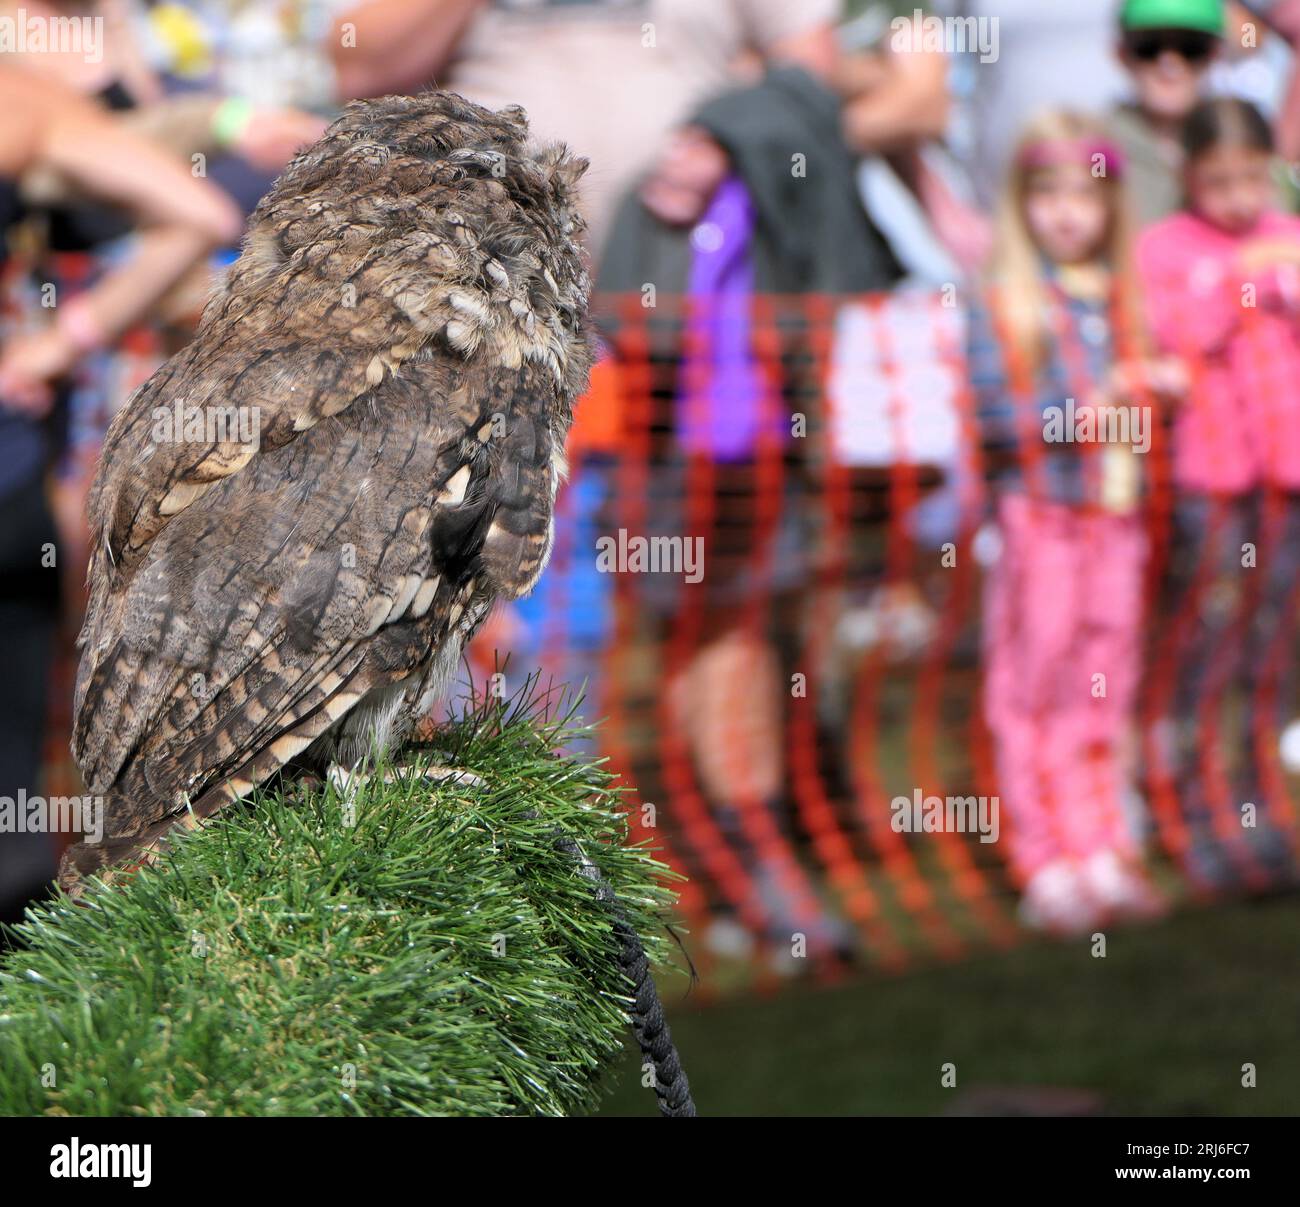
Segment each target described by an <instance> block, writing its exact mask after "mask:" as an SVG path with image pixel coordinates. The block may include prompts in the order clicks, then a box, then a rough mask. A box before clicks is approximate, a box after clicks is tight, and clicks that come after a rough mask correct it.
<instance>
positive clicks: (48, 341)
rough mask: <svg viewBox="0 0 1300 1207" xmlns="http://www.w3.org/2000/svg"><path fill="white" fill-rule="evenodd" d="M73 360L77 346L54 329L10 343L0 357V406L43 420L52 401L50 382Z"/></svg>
mask: <svg viewBox="0 0 1300 1207" xmlns="http://www.w3.org/2000/svg"><path fill="white" fill-rule="evenodd" d="M76 360H77V349H76V347H75V346H74V345H73V344H72V342H71V341H70V340H69V339H68V338H67V336H66V335H65V334H64V333H63V331H62V330H61V329H60V328H59V327H57V326H53V327H49V328H47V329H46V330H44V331H39V332H37V333H35V334H32V335H21V336H18V337H17V338H16V339H12V340H10V341H9V343H8V345H7V346H6V347H5V350H4V354H3V356H0V406H5V407H8V408H9V409H10V410H14V411H20V412H22V413H24V414H27V415H30V416H32V417H33V418H37V419H39V418H42V417H43V416H44V415H46V414H47V413H48V412H49V410H50V407H51V405H52V404H53V402H54V391H53V389H52V388H51V383H53V382H54V381H57V380H58V378H60V377H62V376H63V375H64V374H65V373H67V372H68V370H69V369H71V368H72V366H73V365H74V364H75V363H76Z"/></svg>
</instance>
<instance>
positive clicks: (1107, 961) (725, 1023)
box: [600, 897, 1300, 1115]
mask: <svg viewBox="0 0 1300 1207" xmlns="http://www.w3.org/2000/svg"><path fill="white" fill-rule="evenodd" d="M665 988H666V990H667V992H666V995H665V996H666V998H667V999H668V1000H667V1006H668V1010H669V1014H670V1019H671V1021H672V1026H673V1033H674V1037H675V1039H676V1040H677V1043H678V1047H679V1048H680V1050H681V1053H682V1059H683V1061H684V1062H685V1066H686V1069H687V1072H688V1074H689V1075H690V1078H691V1085H692V1089H693V1090H694V1093H695V1100H696V1102H697V1104H698V1105H699V1108H700V1113H701V1114H702V1115H772V1114H788V1115H809V1114H824V1115H847V1114H907V1115H937V1114H943V1113H955V1114H966V1113H1004V1112H1003V1111H1002V1110H1000V1109H998V1108H992V1109H990V1107H989V1106H988V1102H989V1099H990V1098H991V1097H1000V1098H1003V1099H1005V1098H1006V1096H1007V1095H1006V1093H1004V1091H1008V1092H1010V1093H1011V1094H1013V1095H1014V1096H1015V1097H1016V1099H1017V1101H1019V1102H1021V1103H1022V1104H1023V1103H1024V1102H1025V1101H1026V1100H1031V1101H1035V1102H1037V1103H1038V1104H1039V1106H1040V1107H1042V1106H1043V1105H1044V1104H1045V1106H1046V1110H1047V1111H1048V1112H1049V1113H1062V1112H1063V1111H1066V1110H1069V1109H1072V1108H1075V1107H1078V1108H1080V1109H1085V1110H1093V1111H1099V1112H1102V1113H1106V1114H1116V1115H1127V1114H1138V1115H1161V1114H1173V1115H1259V1114H1267V1115H1279V1114H1285V1115H1294V1114H1297V1113H1300V898H1296V897H1289V898H1285V899H1282V898H1275V899H1272V900H1267V901H1259V902H1242V903H1234V904H1230V905H1219V906H1215V907H1212V908H1204V909H1199V910H1191V911H1185V912H1183V913H1181V914H1179V915H1178V916H1177V917H1175V918H1172V919H1170V920H1168V921H1166V922H1163V923H1161V924H1159V925H1157V926H1152V927H1147V928H1130V929H1125V930H1115V931H1113V932H1111V933H1110V934H1109V935H1108V951H1107V955H1106V957H1105V958H1104V959H1098V958H1094V957H1093V956H1092V954H1091V953H1090V949H1089V946H1088V944H1087V943H1083V942H1080V943H1072V944H1068V945H1067V944H1057V943H1048V942H1045V941H1031V942H1026V943H1025V944H1023V945H1020V946H1018V947H1015V948H1014V949H1011V950H1009V951H1001V952H987V953H984V954H981V955H977V956H974V957H972V958H970V959H969V960H966V961H963V962H961V963H958V964H951V965H945V966H941V967H932V968H928V969H923V970H919V971H916V972H912V973H908V974H906V975H902V976H896V977H889V978H884V977H881V976H879V975H872V974H871V973H870V972H867V973H863V974H861V975H860V976H858V977H856V978H854V979H853V980H851V981H848V982H846V983H844V984H841V985H836V986H834V987H829V988H816V987H811V986H792V987H790V988H788V989H786V990H784V991H782V992H780V993H778V994H777V995H775V996H770V997H766V998H756V997H753V996H748V997H737V998H734V999H731V1000H724V1001H721V1002H719V1003H716V1004H712V1005H708V1006H705V1007H702V1008H695V1007H693V1006H692V1005H691V1003H690V1001H689V999H686V1000H683V997H682V994H681V991H680V989H676V988H675V987H674V986H673V985H671V984H670V985H668V986H666V987H665ZM947 1062H952V1063H953V1064H955V1065H956V1078H957V1084H956V1087H955V1088H951V1089H949V1088H944V1087H943V1086H942V1085H941V1073H942V1066H943V1065H944V1064H945V1063H947ZM1247 1063H1252V1064H1254V1066H1255V1068H1256V1081H1257V1085H1256V1087H1255V1088H1253V1089H1247V1088H1243V1086H1242V1076H1243V1074H1242V1066H1243V1065H1244V1064H1247ZM638 1073H639V1069H638V1067H637V1062H636V1060H635V1056H634V1053H633V1054H628V1055H626V1057H625V1060H624V1063H623V1067H622V1069H621V1071H620V1074H619V1076H618V1078H617V1083H616V1084H613V1085H612V1087H611V1093H610V1095H609V1097H608V1098H607V1099H606V1100H605V1102H604V1103H603V1104H602V1107H601V1111H600V1113H601V1114H605V1115H650V1114H653V1113H654V1102H653V1098H654V1096H653V1094H651V1093H650V1092H649V1091H647V1090H644V1089H642V1088H641V1086H640V1083H639V1077H638Z"/></svg>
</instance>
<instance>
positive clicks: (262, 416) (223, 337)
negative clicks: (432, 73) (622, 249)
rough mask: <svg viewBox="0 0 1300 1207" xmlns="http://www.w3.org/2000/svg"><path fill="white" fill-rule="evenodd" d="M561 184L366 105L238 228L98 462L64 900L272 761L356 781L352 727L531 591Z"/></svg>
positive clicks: (473, 114) (570, 299)
mask: <svg viewBox="0 0 1300 1207" xmlns="http://www.w3.org/2000/svg"><path fill="white" fill-rule="evenodd" d="M585 167H586V163H585V161H583V160H580V159H575V158H573V157H571V156H570V155H569V154H568V153H567V151H566V150H565V149H564V148H563V147H562V146H558V145H557V146H552V147H547V148H541V149H536V148H534V147H532V146H531V144H530V143H529V141H528V128H527V121H526V118H525V116H524V114H523V112H522V110H519V109H517V108H511V109H505V110H502V111H500V112H492V111H490V110H487V109H483V108H481V107H480V106H477V105H474V104H472V103H470V102H468V101H466V100H464V99H463V98H461V97H458V96H455V95H454V94H450V93H426V94H423V95H420V96H416V97H387V98H384V99H381V100H376V101H366V102H356V103H353V104H352V105H349V106H348V108H347V109H346V110H345V111H344V113H343V115H342V116H341V117H340V118H339V119H338V120H337V121H336V122H335V123H334V124H333V125H332V126H331V127H330V129H329V130H328V131H327V132H326V134H325V135H324V137H323V138H322V139H321V140H320V141H319V142H318V143H316V144H315V145H314V146H312V147H310V148H308V149H307V150H305V151H304V152H303V153H302V154H300V155H299V156H298V157H297V158H296V159H295V160H294V161H293V163H292V164H291V165H290V166H289V168H288V169H287V170H286V171H285V173H284V175H283V176H282V177H281V178H280V180H279V181H278V182H277V184H276V186H275V188H274V189H273V190H272V191H271V192H270V193H269V194H268V195H267V197H266V198H265V199H264V200H263V201H262V202H261V204H260V205H259V206H258V208H257V210H256V212H255V213H254V215H253V217H252V220H251V222H250V225H249V230H248V234H247V236H246V238H245V242H244V250H243V254H242V255H241V257H240V259H239V261H238V262H237V263H236V264H235V265H234V266H233V267H232V269H231V270H230V272H229V274H228V275H227V277H226V279H225V281H224V283H223V284H222V286H221V288H220V289H219V290H218V292H217V293H216V294H215V295H214V297H213V298H212V300H211V302H210V303H209V304H208V306H207V308H206V310H205V311H204V314H203V318H202V321H201V323H200V325H199V328H198V332H197V334H196V336H195V339H194V341H193V342H192V343H191V344H190V345H189V346H188V347H187V348H186V349H184V350H183V351H182V352H180V353H179V354H178V355H177V356H175V357H173V358H172V360H170V361H169V362H168V363H167V364H166V365H164V366H163V367H162V368H161V369H159V371H158V372H157V373H156V374H155V375H154V376H153V377H152V378H151V379H150V380H149V381H148V382H147V383H145V385H144V386H143V387H141V389H140V390H138V391H137V392H136V394H135V395H133V397H132V398H131V399H130V401H129V402H128V403H127V405H126V407H125V408H124V409H123V411H122V413H121V414H120V415H119V416H118V417H117V419H116V420H115V421H114V423H113V425H112V428H111V429H110V431H109V434H108V438H107V440H106V442H105V448H104V454H103V459H102V462H101V466H100V471H99V475H98V477H97V479H96V483H95V487H94V490H93V492H92V497H91V523H92V531H93V536H94V538H95V546H94V552H93V554H92V559H91V567H90V584H91V592H90V601H89V605H88V610H87V618H86V624H85V628H84V630H83V632H82V635H81V639H80V644H81V647H82V659H81V665H80V668H79V671H78V676H77V686H76V701H75V707H76V718H75V725H74V738H73V751H74V754H75V755H76V757H77V760H78V762H79V764H80V765H81V768H82V771H83V774H84V775H85V778H86V781H87V784H88V786H89V787H90V789H91V791H92V792H95V793H102V794H104V795H105V796H106V800H107V833H108V834H109V836H110V840H109V841H108V842H105V843H104V844H101V845H100V846H98V847H95V848H89V847H86V846H83V847H81V848H74V851H73V853H72V857H71V858H70V859H69V860H68V861H67V862H66V863H65V869H64V875H63V877H62V878H63V880H64V883H65V884H66V885H69V886H72V885H73V884H74V883H75V882H76V880H77V878H78V877H79V875H80V874H83V873H84V872H86V871H88V870H91V869H92V868H96V867H99V866H102V865H104V864H105V863H112V862H116V861H119V860H121V859H124V858H129V857H130V856H131V855H132V854H134V853H137V852H138V851H139V850H140V849H141V848H143V847H144V846H147V845H148V844H149V843H150V842H153V841H155V840H156V839H157V838H159V837H160V836H162V835H164V834H165V832H166V830H167V828H168V827H169V826H170V825H171V824H173V823H174V822H175V821H176V820H177V819H178V817H186V818H201V817H203V816H206V815H207V814H208V813H210V812H211V811H212V810H213V809H215V808H216V807H218V806H219V805H220V804H221V803H224V801H226V800H228V799H231V798H232V797H234V796H237V795H239V794H240V793H242V792H244V791H247V789H248V788H249V787H250V786H252V785H253V784H256V783H259V782H262V781H263V780H265V779H266V778H267V777H268V776H269V775H271V774H273V773H274V772H275V771H276V770H278V769H279V768H280V767H281V766H283V765H284V764H285V763H287V762H290V761H293V760H296V759H300V758H308V759H311V758H314V757H315V758H318V759H319V758H326V757H329V758H333V757H338V756H339V755H340V753H342V754H343V755H345V756H347V757H349V758H353V759H354V758H355V757H356V756H357V754H358V752H359V751H361V750H362V749H363V748H364V746H365V743H366V741H367V740H368V737H370V738H373V737H374V733H372V732H370V730H371V729H373V727H374V726H375V725H376V724H378V723H379V722H380V721H382V722H383V723H384V724H385V725H391V724H392V722H393V717H392V716H387V717H380V716H379V715H378V711H377V710H381V709H387V710H389V711H390V712H392V713H393V714H394V715H395V716H396V717H397V721H398V723H397V724H396V728H395V730H394V733H395V734H396V736H397V737H400V736H401V734H402V733H403V732H404V726H405V727H409V723H410V722H411V721H412V720H413V718H414V716H415V715H416V713H417V712H418V709H419V708H421V707H423V706H425V704H426V703H427V700H428V696H429V694H430V692H432V691H434V690H436V689H437V687H438V686H439V683H440V681H441V679H445V677H446V675H447V673H448V671H449V664H450V665H454V662H455V659H456V658H457V657H458V656H459V652H460V649H461V646H462V645H463V643H464V641H465V640H467V639H468V637H469V636H471V635H472V632H473V630H474V629H475V628H476V627H477V626H478V625H479V624H480V623H481V622H482V619H483V618H484V616H485V615H486V613H487V610H488V609H489V608H490V607H491V604H492V602H493V601H494V600H495V599H497V598H500V597H507V598H511V597H515V596H518V595H520V594H523V593H524V592H526V591H527V590H529V589H530V588H531V586H532V585H533V583H534V582H535V581H536V578H537V576H538V575H539V574H540V573H541V570H542V568H543V567H544V565H545V561H546V558H547V556H548V555H549V549H550V539H551V536H550V534H551V522H552V508H553V503H554V493H555V490H556V488H557V485H558V481H559V477H560V475H561V474H562V472H563V445H564V438H565V434H566V433H567V431H568V427H569V424H570V422H571V419H572V407H573V403H574V400H575V399H576V397H577V396H578V394H580V393H581V391H582V390H583V389H584V388H585V386H586V380H587V373H588V370H589V367H590V362H591V349H590V343H589V335H588V326H587V314H586V307H587V288H588V286H587V277H586V273H585V270H584V267H583V264H582V259H581V254H580V252H579V248H578V245H577V242H576V237H577V235H578V234H579V232H580V230H581V225H582V224H581V219H580V217H579V216H578V213H577V210H576V195H575V194H576V188H577V182H578V179H579V177H580V176H581V174H582V172H583V170H584V169H585ZM196 416H197V417H198V418H199V420H200V424H199V426H198V427H193V426H191V425H189V424H188V422H187V421H188V420H189V419H190V418H192V417H196ZM222 416H224V417H225V419H226V421H227V428H226V430H222V428H221V417H222ZM214 417H215V419H216V422H215V424H214V422H213V419H214ZM241 424H242V425H243V426H242V428H241V426H240V425H241ZM249 426H252V427H255V429H256V432H257V437H256V439H254V440H249V439H246V438H243V435H244V433H246V431H247V429H248V428H249ZM192 437H193V438H192ZM367 727H370V728H369V729H368V728H367ZM385 733H387V731H385Z"/></svg>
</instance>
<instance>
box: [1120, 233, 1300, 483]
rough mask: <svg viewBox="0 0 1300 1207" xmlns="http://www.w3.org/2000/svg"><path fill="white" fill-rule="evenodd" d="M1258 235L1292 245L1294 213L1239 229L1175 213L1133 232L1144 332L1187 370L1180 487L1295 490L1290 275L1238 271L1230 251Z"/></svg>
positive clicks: (1178, 436) (1298, 338) (1297, 307)
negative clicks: (1145, 319)
mask: <svg viewBox="0 0 1300 1207" xmlns="http://www.w3.org/2000/svg"><path fill="white" fill-rule="evenodd" d="M1257 239H1289V240H1293V241H1295V242H1296V243H1297V245H1298V246H1300V218H1294V217H1291V216H1290V215H1289V214H1281V213H1269V214H1266V215H1265V216H1264V217H1263V218H1262V219H1261V220H1260V222H1259V224H1258V225H1257V226H1256V227H1255V228H1254V229H1253V230H1252V231H1251V232H1250V233H1249V234H1248V235H1244V236H1239V235H1229V234H1225V233H1224V232H1223V231H1221V230H1219V229H1218V228H1217V227H1214V226H1211V225H1210V224H1209V223H1208V222H1205V221H1203V220H1202V219H1200V218H1197V217H1196V216H1195V215H1193V214H1188V213H1178V214H1173V215H1172V216H1170V217H1169V218H1166V219H1164V220H1163V221H1161V222H1157V223H1155V224H1154V225H1153V226H1150V227H1148V228H1147V230H1145V231H1144V232H1143V233H1142V235H1141V237H1140V238H1139V240H1138V254H1137V259H1138V270H1139V273H1140V274H1141V277H1142V284H1143V290H1144V294H1145V298H1146V306H1147V314H1148V321H1149V322H1150V324H1151V329H1152V331H1153V332H1154V334H1155V338H1156V341H1157V343H1158V344H1159V346H1160V348H1161V349H1162V350H1163V351H1165V352H1171V353H1175V354H1177V355H1179V356H1181V357H1182V358H1183V359H1184V360H1185V361H1186V362H1187V364H1188V367H1189V369H1190V370H1191V373H1192V381H1193V386H1192V391H1191V395H1190V397H1189V398H1188V399H1187V401H1186V402H1185V403H1183V404H1182V406H1181V407H1180V409H1179V411H1178V414H1177V417H1176V419H1175V421H1174V481H1175V482H1176V483H1177V485H1178V486H1180V487H1182V488H1184V489H1189V490H1202V491H1219V492H1224V493H1228V494H1241V493H1243V492H1245V491H1248V490H1252V489H1255V488H1257V487H1259V486H1263V485H1270V486H1277V487H1281V488H1283V489H1286V490H1300V272H1297V270H1296V269H1295V268H1291V267H1288V266H1281V267H1271V268H1265V269H1257V270H1255V271H1253V272H1249V271H1247V270H1246V269H1245V268H1244V267H1242V265H1241V264H1240V255H1241V252H1242V249H1243V248H1244V247H1246V246H1247V245H1248V244H1249V243H1251V242H1253V241H1254V240H1257Z"/></svg>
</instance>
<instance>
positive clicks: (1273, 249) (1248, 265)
mask: <svg viewBox="0 0 1300 1207" xmlns="http://www.w3.org/2000/svg"><path fill="white" fill-rule="evenodd" d="M1283 264H1294V265H1300V242H1297V241H1296V240H1294V239H1279V238H1276V237H1270V238H1264V239H1252V240H1251V241H1250V242H1249V243H1247V244H1246V245H1245V246H1244V247H1243V248H1242V249H1241V251H1239V252H1238V253H1237V267H1238V268H1239V269H1241V271H1242V272H1246V273H1251V272H1260V271H1262V270H1263V269H1267V268H1278V267H1280V266H1281V265H1283Z"/></svg>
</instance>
